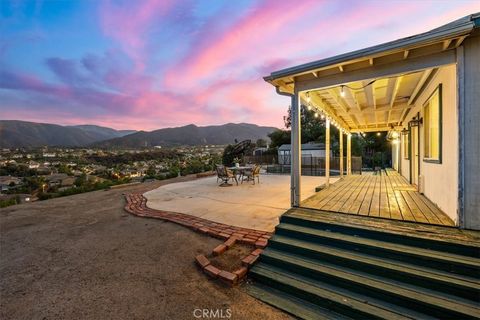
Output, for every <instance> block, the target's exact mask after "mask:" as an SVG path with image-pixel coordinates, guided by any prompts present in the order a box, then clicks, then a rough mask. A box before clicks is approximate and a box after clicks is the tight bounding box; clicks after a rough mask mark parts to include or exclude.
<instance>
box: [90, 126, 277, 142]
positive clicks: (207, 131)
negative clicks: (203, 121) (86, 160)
mask: <svg viewBox="0 0 480 320" xmlns="http://www.w3.org/2000/svg"><path fill="white" fill-rule="evenodd" d="M275 129H276V128H274V127H261V126H257V125H255V124H248V123H239V124H235V123H227V124H224V125H218V126H205V127H198V126H196V125H193V124H190V125H187V126H183V127H177V128H165V129H159V130H155V131H151V132H145V131H139V132H137V133H134V134H130V135H127V136H124V137H121V138H115V139H111V140H106V141H102V142H99V143H96V144H95V146H98V147H106V148H107V147H110V148H137V147H153V146H178V145H205V144H229V143H235V140H237V141H242V140H246V139H251V140H252V141H256V140H257V139H260V138H261V139H268V137H267V135H268V134H269V133H270V132H272V131H274V130H275Z"/></svg>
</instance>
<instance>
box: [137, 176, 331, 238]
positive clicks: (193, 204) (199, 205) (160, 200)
mask: <svg viewBox="0 0 480 320" xmlns="http://www.w3.org/2000/svg"><path fill="white" fill-rule="evenodd" d="M332 180H333V181H332ZM336 180H338V179H337V178H334V179H330V181H331V182H334V181H336ZM324 182H325V177H308V176H305V177H302V198H303V199H306V198H308V197H310V196H312V195H313V194H314V193H315V187H317V186H319V185H321V184H323V183H324ZM144 196H145V197H146V198H147V199H148V202H147V206H148V207H150V208H152V209H157V210H165V211H172V212H179V213H185V214H189V215H192V216H197V217H201V218H203V219H208V220H211V221H215V222H219V223H224V224H228V225H233V226H237V227H243V228H250V229H256V230H262V231H269V232H271V231H273V230H274V228H275V226H276V225H277V224H278V221H279V217H280V215H282V214H283V213H284V212H285V211H286V210H288V209H289V208H290V176H289V175H262V176H261V177H260V184H255V185H253V184H252V183H251V182H249V183H246V182H244V183H243V184H239V185H238V186H236V185H234V186H231V187H219V186H218V183H217V178H216V177H208V178H202V179H198V180H194V181H187V182H179V183H173V184H169V185H165V186H161V187H159V188H157V189H155V190H152V191H149V192H146V193H145V194H144Z"/></svg>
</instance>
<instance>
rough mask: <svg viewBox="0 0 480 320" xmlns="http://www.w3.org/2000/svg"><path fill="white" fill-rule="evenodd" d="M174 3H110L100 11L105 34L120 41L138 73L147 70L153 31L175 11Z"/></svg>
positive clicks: (169, 0) (157, 0)
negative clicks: (152, 26) (147, 52)
mask: <svg viewBox="0 0 480 320" xmlns="http://www.w3.org/2000/svg"><path fill="white" fill-rule="evenodd" d="M174 5H175V1H173V0H146V1H132V2H128V3H125V2H124V3H123V5H122V6H120V5H118V4H115V3H113V2H112V1H106V2H105V3H103V5H102V6H101V9H100V23H101V26H102V29H103V32H104V33H105V34H106V35H107V36H110V37H112V38H113V39H115V40H116V41H118V42H119V43H120V45H121V47H122V49H123V50H124V51H125V52H126V53H127V54H128V55H129V56H130V57H131V58H132V59H133V60H134V63H135V68H136V70H137V71H141V70H144V68H145V60H146V57H145V54H146V52H144V50H145V43H146V41H147V35H148V34H149V32H148V31H149V30H148V29H149V27H150V26H151V25H152V23H153V22H154V21H155V20H156V19H162V17H164V16H165V15H166V14H167V13H168V12H169V10H171V9H172V8H173V6H174Z"/></svg>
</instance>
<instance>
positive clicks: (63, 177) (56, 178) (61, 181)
mask: <svg viewBox="0 0 480 320" xmlns="http://www.w3.org/2000/svg"><path fill="white" fill-rule="evenodd" d="M45 180H46V181H47V183H48V186H49V187H60V186H61V187H68V186H72V185H73V184H74V183H75V177H71V176H69V175H67V174H65V173H58V174H51V175H48V176H45Z"/></svg>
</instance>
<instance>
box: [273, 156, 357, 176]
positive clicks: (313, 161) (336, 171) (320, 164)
mask: <svg viewBox="0 0 480 320" xmlns="http://www.w3.org/2000/svg"><path fill="white" fill-rule="evenodd" d="M289 162H290V160H289V161H288V163H289ZM343 170H344V173H345V174H346V172H347V157H343ZM267 173H290V164H271V165H267ZM352 173H359V174H361V173H362V157H352ZM302 175H305V176H324V175H325V157H311V156H303V157H302ZM330 175H340V157H330Z"/></svg>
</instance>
